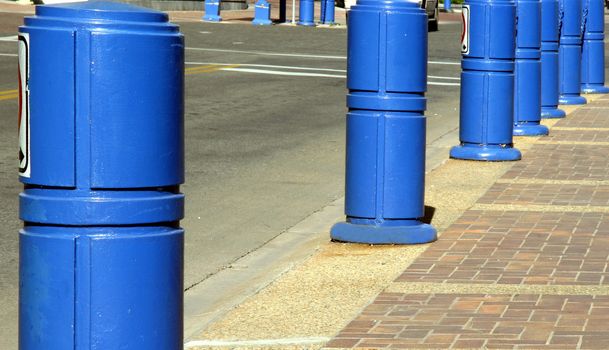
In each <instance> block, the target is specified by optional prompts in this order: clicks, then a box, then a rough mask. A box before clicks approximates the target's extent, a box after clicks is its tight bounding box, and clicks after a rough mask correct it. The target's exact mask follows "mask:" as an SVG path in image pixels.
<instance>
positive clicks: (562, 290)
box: [384, 281, 609, 295]
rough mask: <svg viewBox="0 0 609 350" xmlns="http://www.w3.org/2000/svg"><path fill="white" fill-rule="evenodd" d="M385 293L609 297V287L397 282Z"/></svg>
mask: <svg viewBox="0 0 609 350" xmlns="http://www.w3.org/2000/svg"><path fill="white" fill-rule="evenodd" d="M384 292H385V293H408V294H488V295H492V294H508V295H509V294H542V295H609V286H601V285H565V284H563V285H560V284H555V285H547V284H497V283H493V284H483V283H479V284H476V283H439V282H410V281H395V282H393V283H392V284H391V285H390V286H389V287H388V288H387V289H385V290H384Z"/></svg>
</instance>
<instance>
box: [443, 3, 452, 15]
mask: <svg viewBox="0 0 609 350" xmlns="http://www.w3.org/2000/svg"><path fill="white" fill-rule="evenodd" d="M444 11H446V12H453V10H452V8H451V3H450V0H444Z"/></svg>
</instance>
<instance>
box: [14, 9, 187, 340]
mask: <svg viewBox="0 0 609 350" xmlns="http://www.w3.org/2000/svg"><path fill="white" fill-rule="evenodd" d="M18 37H19V73H20V74H19V75H20V100H21V101H22V103H21V107H20V108H21V109H20V127H19V129H20V130H19V140H20V147H19V148H20V167H19V174H20V181H21V182H23V184H24V190H23V192H22V193H21V194H20V196H19V200H20V202H19V204H20V208H19V214H20V218H21V220H23V222H24V226H23V229H22V230H21V231H20V233H19V237H20V243H19V244H20V246H19V251H20V262H19V278H20V288H19V346H20V349H21V350H40V349H45V350H66V349H77V350H89V349H134V350H135V349H158V350H168V349H169V350H177V349H183V346H184V345H183V326H182V322H183V321H182V319H183V317H182V314H183V312H182V309H183V258H184V253H183V249H184V247H183V245H184V231H183V230H182V229H181V228H180V226H179V220H180V219H182V218H183V216H184V196H183V195H182V194H181V193H180V192H179V185H180V184H181V183H183V181H184V120H183V118H184V115H183V114H184V39H183V36H182V35H181V34H180V32H179V28H178V26H177V25H174V24H171V23H169V22H168V17H167V15H166V14H164V13H162V12H158V11H154V10H150V9H145V8H139V7H135V6H131V5H127V4H121V3H112V2H101V1H95V2H80V3H69V4H61V5H50V6H37V7H36V14H35V16H32V17H26V18H25V24H24V25H23V26H22V27H20V28H19V36H18Z"/></svg>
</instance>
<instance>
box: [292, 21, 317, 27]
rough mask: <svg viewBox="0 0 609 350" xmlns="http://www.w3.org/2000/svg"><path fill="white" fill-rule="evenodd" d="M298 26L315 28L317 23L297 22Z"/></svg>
mask: <svg viewBox="0 0 609 350" xmlns="http://www.w3.org/2000/svg"><path fill="white" fill-rule="evenodd" d="M296 24H298V25H299V26H305V27H315V22H300V21H298V22H296Z"/></svg>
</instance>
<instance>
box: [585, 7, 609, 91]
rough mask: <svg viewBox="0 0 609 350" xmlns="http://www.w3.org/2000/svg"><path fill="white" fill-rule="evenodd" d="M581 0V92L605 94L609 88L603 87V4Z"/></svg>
mask: <svg viewBox="0 0 609 350" xmlns="http://www.w3.org/2000/svg"><path fill="white" fill-rule="evenodd" d="M582 1H583V6H584V11H583V13H584V15H583V21H584V38H583V42H582V75H581V88H582V92H584V93H587V94H606V93H609V88H607V87H605V4H604V1H603V0H582Z"/></svg>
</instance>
